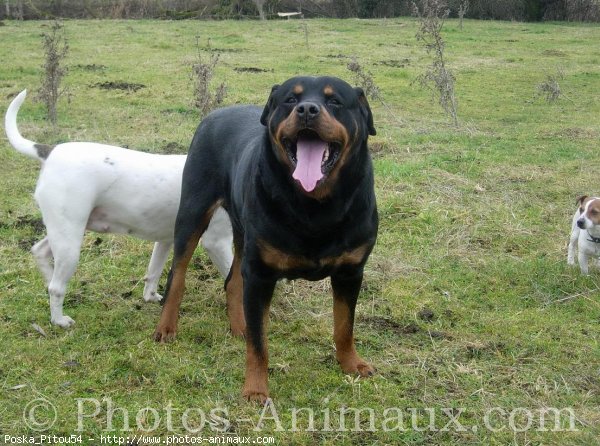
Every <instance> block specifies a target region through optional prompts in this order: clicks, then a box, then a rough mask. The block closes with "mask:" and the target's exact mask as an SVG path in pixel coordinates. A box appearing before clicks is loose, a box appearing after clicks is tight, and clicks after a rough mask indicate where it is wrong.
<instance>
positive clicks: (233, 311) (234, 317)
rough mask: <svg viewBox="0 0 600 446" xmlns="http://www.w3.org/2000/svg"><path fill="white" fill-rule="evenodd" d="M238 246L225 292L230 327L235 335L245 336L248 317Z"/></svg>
mask: <svg viewBox="0 0 600 446" xmlns="http://www.w3.org/2000/svg"><path fill="white" fill-rule="evenodd" d="M240 257H241V256H240V253H239V250H238V249H237V248H236V249H235V253H234V256H233V263H232V265H231V277H230V278H229V282H227V287H226V288H225V293H226V295H227V316H228V317H229V327H230V328H231V333H232V334H233V335H234V336H239V337H244V335H245V334H246V319H245V317H244V295H243V289H244V287H243V285H244V280H243V278H242V272H241V268H240V266H241V260H242V259H241V258H240Z"/></svg>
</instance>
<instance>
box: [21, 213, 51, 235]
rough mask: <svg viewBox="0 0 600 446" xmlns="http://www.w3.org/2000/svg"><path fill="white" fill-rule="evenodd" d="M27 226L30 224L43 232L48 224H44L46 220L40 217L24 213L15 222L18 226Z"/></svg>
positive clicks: (38, 231) (34, 228)
mask: <svg viewBox="0 0 600 446" xmlns="http://www.w3.org/2000/svg"><path fill="white" fill-rule="evenodd" d="M25 226H29V227H31V228H33V230H34V231H35V232H36V233H43V232H45V231H46V226H44V221H43V220H42V219H41V218H39V217H33V216H31V215H24V216H23V217H19V218H17V221H16V223H15V227H16V228H23V227H25Z"/></svg>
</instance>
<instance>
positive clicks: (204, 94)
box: [192, 37, 227, 117]
mask: <svg viewBox="0 0 600 446" xmlns="http://www.w3.org/2000/svg"><path fill="white" fill-rule="evenodd" d="M196 48H197V51H198V56H197V60H196V63H194V64H193V65H192V80H193V82H194V107H196V108H197V109H198V110H199V111H200V116H201V117H204V116H206V115H207V114H208V113H210V111H211V110H213V109H215V108H216V107H218V106H219V105H221V104H222V103H223V101H224V99H225V97H226V96H227V87H226V86H225V83H224V82H221V84H219V86H218V87H217V88H216V89H215V90H214V92H213V91H211V82H212V80H213V77H214V75H215V69H216V67H217V65H218V64H219V59H220V57H221V55H220V54H219V53H217V52H213V51H211V50H210V46H209V57H208V60H206V58H205V57H203V55H202V50H201V49H200V44H199V37H196Z"/></svg>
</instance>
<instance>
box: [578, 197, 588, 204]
mask: <svg viewBox="0 0 600 446" xmlns="http://www.w3.org/2000/svg"><path fill="white" fill-rule="evenodd" d="M587 197H588V196H587V195H582V196H581V197H579V198H577V204H578V205H579V206H581V205H583V202H584V201H585V200H586V198H587Z"/></svg>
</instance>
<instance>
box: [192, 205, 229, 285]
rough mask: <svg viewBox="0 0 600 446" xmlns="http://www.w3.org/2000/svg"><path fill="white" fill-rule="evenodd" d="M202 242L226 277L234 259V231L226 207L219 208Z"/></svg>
mask: <svg viewBox="0 0 600 446" xmlns="http://www.w3.org/2000/svg"><path fill="white" fill-rule="evenodd" d="M200 243H201V244H202V246H203V247H204V249H206V252H207V253H208V256H209V257H210V259H211V260H212V261H213V263H214V264H215V265H216V266H217V269H218V270H219V272H220V273H221V275H222V276H223V277H224V278H226V277H227V275H228V274H229V269H230V268H231V262H232V261H233V253H232V252H231V245H232V243H233V232H232V229H231V221H230V220H229V215H228V214H227V211H225V209H223V208H218V209H217V210H216V211H215V213H214V214H213V217H212V218H211V220H210V223H209V224H208V228H206V232H205V233H204V235H202V240H201V241H200Z"/></svg>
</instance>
